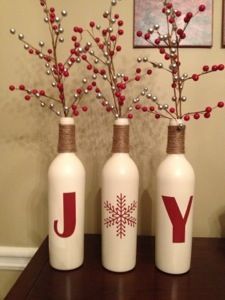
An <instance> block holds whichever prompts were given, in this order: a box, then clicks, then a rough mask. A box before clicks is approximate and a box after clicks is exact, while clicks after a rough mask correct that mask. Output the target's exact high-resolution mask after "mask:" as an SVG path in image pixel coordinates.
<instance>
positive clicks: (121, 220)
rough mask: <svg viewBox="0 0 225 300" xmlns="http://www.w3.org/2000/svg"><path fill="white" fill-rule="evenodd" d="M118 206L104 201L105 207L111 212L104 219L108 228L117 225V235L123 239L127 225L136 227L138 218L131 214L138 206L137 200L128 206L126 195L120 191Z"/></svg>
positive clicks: (117, 197)
mask: <svg viewBox="0 0 225 300" xmlns="http://www.w3.org/2000/svg"><path fill="white" fill-rule="evenodd" d="M116 202H117V204H116V206H114V205H112V204H111V203H109V201H106V202H104V208H105V209H106V210H107V211H108V212H109V214H110V216H109V217H108V218H105V219H104V225H106V228H108V227H111V226H114V225H116V236H119V237H120V238H121V239H122V238H123V237H125V236H126V225H129V226H131V227H135V225H136V223H137V220H136V218H134V217H132V216H131V215H132V214H133V212H134V211H135V210H136V208H137V202H136V201H133V202H132V203H131V204H130V205H128V206H126V196H125V195H123V194H122V193H120V195H117V196H116Z"/></svg>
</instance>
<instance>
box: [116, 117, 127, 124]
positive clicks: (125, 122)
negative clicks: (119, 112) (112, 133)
mask: <svg viewBox="0 0 225 300" xmlns="http://www.w3.org/2000/svg"><path fill="white" fill-rule="evenodd" d="M114 125H129V120H128V118H118V119H116V120H115V121H114Z"/></svg>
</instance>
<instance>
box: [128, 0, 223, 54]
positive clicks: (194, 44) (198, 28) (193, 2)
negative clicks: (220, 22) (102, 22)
mask: <svg viewBox="0 0 225 300" xmlns="http://www.w3.org/2000/svg"><path fill="white" fill-rule="evenodd" d="M223 2H225V0H224V1H223ZM162 4H163V0H161V1H159V0H134V35H133V47H134V48H152V47H153V46H151V45H149V43H147V42H146V41H145V40H144V39H142V38H138V37H137V36H136V32H137V31H139V30H140V31H142V32H143V33H146V32H147V30H148V29H149V28H150V27H151V26H153V25H154V24H158V25H160V33H162V34H166V33H167V28H166V18H165V15H164V14H163V13H162V7H163V5H162ZM200 4H202V0H189V1H183V0H173V6H174V8H176V9H178V10H180V11H181V12H182V15H181V17H179V22H178V26H179V25H180V26H181V28H182V27H183V19H184V15H186V13H187V12H189V11H190V12H192V13H193V14H195V12H197V11H198V7H199V5H200ZM204 4H205V5H206V10H205V11H204V12H203V13H198V14H197V15H196V16H195V17H194V18H193V19H192V20H191V22H190V25H189V26H188V27H187V29H186V35H187V37H186V38H185V39H184V40H183V41H182V42H181V44H180V46H181V47H191V48H211V47H212V44H213V0H204ZM223 11H224V9H223ZM223 15H225V13H224V14H223ZM224 22H225V21H224ZM224 27H225V25H224V26H223V28H224ZM156 37H157V35H156V34H155V38H156ZM153 40H154V36H153ZM223 45H224V47H225V30H224V31H223Z"/></svg>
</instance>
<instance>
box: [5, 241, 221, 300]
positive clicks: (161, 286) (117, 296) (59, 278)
mask: <svg viewBox="0 0 225 300" xmlns="http://www.w3.org/2000/svg"><path fill="white" fill-rule="evenodd" d="M100 243H101V241H100V236H99V235H86V236H85V262H84V264H83V266H81V267H80V268H79V269H76V270H73V271H67V272H65V271H56V270H54V269H52V268H51V267H50V265H49V261H48V240H47V239H46V240H45V241H44V242H43V244H42V245H41V246H40V248H39V250H38V251H37V253H36V254H35V256H34V257H33V258H32V260H31V261H30V263H29V264H28V266H27V267H26V269H25V270H24V271H23V273H22V274H21V276H20V277H19V278H18V280H17V282H16V283H15V285H14V286H13V287H12V289H11V290H10V292H9V294H8V295H7V296H6V298H5V299H7V300H10V299H13V300H22V299H30V300H37V299H38V300H50V299H51V300H53V299H54V300H61V299H62V300H71V299H74V300H80V299H88V300H90V299H97V300H101V299H106V300H111V299H112V300H137V299H138V300H142V299H143V300H144V299H148V300H151V299H152V300H161V299H163V300H170V299H171V300H186V299H188V300H195V299H197V300H203V299H204V300H206V299H210V300H211V299H212V300H225V239H222V238H221V239H218V238H194V239H193V251H192V266H191V270H190V271H189V272H188V273H186V274H183V275H168V274H165V273H163V272H160V271H159V270H157V269H156V268H155V265H154V238H153V237H138V249H137V265H136V268H135V269H134V270H133V271H130V272H127V273H113V272H109V271H107V270H105V269H104V268H103V267H102V266H101V253H100V249H101V245H100ZM165 251H166V249H165Z"/></svg>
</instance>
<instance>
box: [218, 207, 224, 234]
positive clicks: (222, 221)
mask: <svg viewBox="0 0 225 300" xmlns="http://www.w3.org/2000/svg"><path fill="white" fill-rule="evenodd" d="M219 223H220V227H221V237H223V238H225V210H224V212H223V213H222V214H220V215H219Z"/></svg>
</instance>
